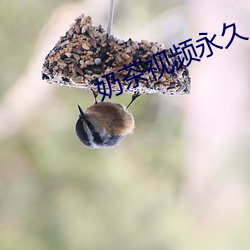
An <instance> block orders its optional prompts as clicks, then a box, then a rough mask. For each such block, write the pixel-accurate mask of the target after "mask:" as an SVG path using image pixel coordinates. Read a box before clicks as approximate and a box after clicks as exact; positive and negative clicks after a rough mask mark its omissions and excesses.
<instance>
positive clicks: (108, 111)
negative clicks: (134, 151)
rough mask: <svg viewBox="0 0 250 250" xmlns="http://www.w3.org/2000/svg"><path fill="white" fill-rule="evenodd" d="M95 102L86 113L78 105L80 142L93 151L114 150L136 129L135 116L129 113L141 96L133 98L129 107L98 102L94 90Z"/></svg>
mask: <svg viewBox="0 0 250 250" xmlns="http://www.w3.org/2000/svg"><path fill="white" fill-rule="evenodd" d="M91 91H92V93H93V95H94V99H95V102H94V104H93V105H91V106H90V107H88V108H87V109H86V110H85V112H84V111H83V110H82V108H81V107H80V105H78V110H79V118H78V120H77V122H76V126H75V130H76V135H77V137H78V138H79V140H80V142H81V143H82V144H83V145H84V146H86V147H88V148H91V149H100V148H113V147H115V146H117V145H119V143H120V142H121V141H122V139H124V137H126V136H127V135H129V134H131V133H132V132H133V130H134V127H135V121H134V117H133V115H132V114H131V113H130V112H128V108H129V107H130V105H131V104H132V103H133V102H134V101H135V99H137V98H138V97H139V96H140V94H139V93H138V92H136V93H135V94H133V96H132V100H131V102H130V103H129V104H128V105H127V107H125V106H123V105H122V104H120V103H113V102H98V101H97V99H96V98H97V96H98V94H97V93H96V92H95V91H94V90H92V89H91Z"/></svg>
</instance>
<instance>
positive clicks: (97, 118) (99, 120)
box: [85, 102, 135, 135]
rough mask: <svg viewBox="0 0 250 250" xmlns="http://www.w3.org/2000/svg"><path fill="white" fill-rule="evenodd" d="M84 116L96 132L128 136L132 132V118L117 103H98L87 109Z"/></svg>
mask: <svg viewBox="0 0 250 250" xmlns="http://www.w3.org/2000/svg"><path fill="white" fill-rule="evenodd" d="M85 114H86V116H87V117H88V118H89V120H90V122H91V123H92V124H93V125H94V127H95V128H96V130H97V131H100V132H104V131H105V132H107V133H108V134H110V135H128V134H130V133H132V132H133V129H134V124H135V122H134V118H133V116H132V115H131V114H130V113H129V112H128V111H127V110H126V108H125V107H124V106H123V105H121V104H119V103H112V102H99V103H96V104H93V105H92V106H90V107H88V108H87V109H86V111H85Z"/></svg>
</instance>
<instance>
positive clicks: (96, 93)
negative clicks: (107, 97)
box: [90, 89, 98, 104]
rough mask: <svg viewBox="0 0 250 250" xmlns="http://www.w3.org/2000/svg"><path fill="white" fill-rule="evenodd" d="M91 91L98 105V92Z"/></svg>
mask: <svg viewBox="0 0 250 250" xmlns="http://www.w3.org/2000/svg"><path fill="white" fill-rule="evenodd" d="M90 90H91V92H92V94H93V96H94V99H95V104H97V100H96V98H97V96H98V92H95V91H94V90H93V89H90Z"/></svg>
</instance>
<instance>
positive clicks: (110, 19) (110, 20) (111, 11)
mask: <svg viewBox="0 0 250 250" xmlns="http://www.w3.org/2000/svg"><path fill="white" fill-rule="evenodd" d="M114 9H115V0H110V4H109V13H108V26H107V33H108V34H109V35H110V33H111V29H112V23H113V16H114Z"/></svg>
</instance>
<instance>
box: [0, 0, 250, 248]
mask: <svg viewBox="0 0 250 250" xmlns="http://www.w3.org/2000/svg"><path fill="white" fill-rule="evenodd" d="M108 5H109V1H108V0H85V1H70V0H54V1H51V0H44V1H39V0H18V1H17V0H16V1H15V0H13V1H9V0H1V2H0V45H1V46H0V55H1V59H0V83H1V84H0V249H1V250H33V249H36V250H51V249H53V250H57V249H58V250H59V249H60V250H110V249H119V250H127V249H129V250H133V249H134V250H147V249H148V250H152V249H154V250H189V249H190V250H191V249H192V250H210V249H213V250H217V249H218V250H235V249H241V250H249V249H250V213H249V211H250V184H249V183H250V182H249V178H250V87H249V86H250V85H249V77H250V73H249V65H250V53H249V52H250V40H248V41H245V40H241V39H239V38H238V37H235V38H234V41H233V43H232V44H231V46H230V47H229V48H228V49H223V50H219V49H216V48H213V52H214V55H213V56H212V57H209V58H206V55H208V54H209V52H208V50H207V51H205V54H204V56H203V58H202V59H201V62H193V63H192V64H191V65H190V67H189V70H190V74H191V78H192V88H191V94H190V95H187V96H160V95H147V96H143V97H141V98H139V99H138V100H137V101H136V103H135V104H134V105H133V106H132V107H131V109H130V111H131V113H133V115H134V117H135V120H136V129H135V132H134V134H133V135H130V136H128V137H127V138H126V139H124V140H123V142H122V143H121V144H120V145H119V147H117V148H114V149H106V150H90V149H87V148H85V147H83V146H82V145H81V144H80V143H79V141H78V139H77V137H76V135H75V131H74V126H75V122H76V120H77V118H78V111H77V108H76V107H77V104H80V105H81V106H82V107H87V106H89V105H90V104H92V103H93V98H92V94H91V93H90V92H89V91H83V90H80V89H73V88H67V87H58V86H52V85H49V84H47V83H46V82H45V81H44V82H43V81H42V80H41V68H42V64H43V60H44V58H45V56H46V55H47V54H48V52H49V51H50V49H52V48H53V46H54V45H55V43H56V42H57V40H58V39H59V37H60V36H61V35H63V34H65V32H66V31H67V30H68V28H69V25H70V24H71V23H73V22H74V19H75V18H76V17H77V16H78V15H80V14H81V13H85V14H87V15H90V16H92V18H93V22H94V24H95V25H98V24H101V25H102V26H103V27H104V28H106V22H107V13H108ZM223 23H226V24H227V25H229V24H232V23H235V24H236V32H237V33H238V34H239V35H241V36H244V37H250V1H249V0H210V1H206V0H189V1H188V0H186V1H185V0H178V1H174V0H169V1H164V0H158V1H153V0H137V1H133V0H127V1H122V0H120V1H119V0H117V1H116V8H115V16H114V25H113V31H112V32H113V34H114V35H115V36H117V37H119V38H122V39H128V38H130V37H131V38H133V39H134V40H141V39H146V40H150V41H158V42H160V43H164V44H165V46H166V47H171V46H173V44H178V43H180V42H182V41H184V40H186V39H189V38H192V39H193V41H196V40H197V39H199V33H201V32H207V33H208V35H207V37H208V38H209V39H210V38H212V36H213V35H214V34H216V35H217V36H216V39H215V41H214V42H215V43H216V44H218V45H221V46H223V47H225V46H226V45H227V44H228V42H229V40H230V39H231V36H232V28H230V29H228V30H227V31H226V34H225V36H224V37H222V36H221V33H222V29H223ZM130 98H131V96H129V95H126V94H124V95H122V96H119V97H115V96H114V98H112V101H114V102H120V103H122V104H124V105H126V104H127V103H128V102H129V101H130Z"/></svg>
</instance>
